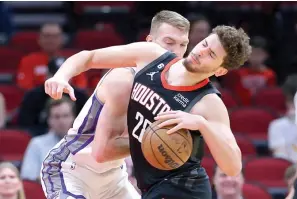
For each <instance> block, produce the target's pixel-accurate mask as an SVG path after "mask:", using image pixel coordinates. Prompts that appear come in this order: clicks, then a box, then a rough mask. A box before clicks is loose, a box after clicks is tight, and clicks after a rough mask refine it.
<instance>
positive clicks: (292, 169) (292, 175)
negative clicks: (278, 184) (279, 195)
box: [284, 164, 296, 190]
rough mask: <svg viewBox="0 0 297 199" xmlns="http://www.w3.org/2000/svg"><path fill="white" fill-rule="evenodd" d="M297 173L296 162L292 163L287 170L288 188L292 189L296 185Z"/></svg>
mask: <svg viewBox="0 0 297 199" xmlns="http://www.w3.org/2000/svg"><path fill="white" fill-rule="evenodd" d="M295 175H296V164H292V165H291V166H289V167H288V168H287V169H286V171H285V176H284V178H285V181H286V183H287V185H288V190H291V188H292V187H293V186H294V180H295Z"/></svg>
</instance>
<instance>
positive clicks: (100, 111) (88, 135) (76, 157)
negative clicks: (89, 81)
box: [41, 11, 190, 199]
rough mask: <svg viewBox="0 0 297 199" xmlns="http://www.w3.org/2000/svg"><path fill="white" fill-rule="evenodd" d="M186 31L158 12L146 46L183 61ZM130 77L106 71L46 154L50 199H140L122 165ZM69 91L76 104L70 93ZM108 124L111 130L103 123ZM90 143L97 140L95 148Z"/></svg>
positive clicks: (175, 17)
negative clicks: (71, 123)
mask: <svg viewBox="0 0 297 199" xmlns="http://www.w3.org/2000/svg"><path fill="white" fill-rule="evenodd" d="M189 28H190V23H189V21H188V20H187V19H185V18H184V17H182V16H181V15H179V14H177V13H175V12H171V11H162V12H160V13H158V14H156V15H155V17H154V18H153V20H152V24H151V32H150V35H149V36H148V37H147V41H148V42H154V43H157V44H159V45H161V46H162V47H163V48H165V49H167V50H169V51H171V52H174V53H175V54H176V55H177V56H178V57H180V58H182V57H183V55H184V53H185V52H186V48H187V44H188V32H189ZM110 59H117V58H116V57H111V58H110ZM91 67H92V66H91ZM133 72H134V70H132V69H131V68H118V69H114V70H110V71H109V72H108V73H107V74H106V75H105V76H104V77H103V78H102V80H101V81H100V82H99V83H98V85H97V88H96V89H95V91H94V93H93V94H92V96H91V97H90V99H89V100H88V101H87V103H86V104H85V106H84V107H83V109H82V111H81V112H80V113H79V115H78V117H77V118H76V119H75V121H74V124H73V128H71V129H70V130H69V131H68V134H67V135H66V136H65V137H64V139H62V140H61V141H60V142H59V143H58V144H57V145H56V146H55V147H54V148H53V149H52V150H51V151H50V152H49V153H48V156H47V157H46V158H45V160H44V162H43V167H42V170H41V182H42V187H43V190H44V193H45V195H46V197H47V198H48V199H70V198H86V199H136V198H140V196H139V194H138V193H137V192H136V190H135V189H134V187H133V186H132V185H131V184H130V182H129V181H128V176H127V172H126V168H125V163H124V158H125V157H127V156H129V141H128V134H127V132H126V131H124V130H125V128H126V112H127V107H128V102H129V97H128V96H129V94H130V92H131V88H132V83H133V77H134V76H133V75H134V73H133ZM68 89H70V90H69V91H70V92H69V94H70V96H71V98H72V99H73V100H75V96H74V93H73V90H72V89H71V87H68ZM52 97H54V96H52ZM54 98H55V97H54ZM101 115H104V117H101ZM110 120H112V121H113V123H112V125H110V124H111V123H108V122H107V121H110ZM97 121H98V122H97ZM95 132H96V133H95ZM95 134H96V136H95V138H94V135H95ZM93 139H95V140H97V142H96V143H97V144H96V145H94V144H93V143H95V142H93ZM91 148H92V150H91ZM91 153H92V155H93V157H92V155H91ZM94 157H95V158H94ZM103 162H104V163H103Z"/></svg>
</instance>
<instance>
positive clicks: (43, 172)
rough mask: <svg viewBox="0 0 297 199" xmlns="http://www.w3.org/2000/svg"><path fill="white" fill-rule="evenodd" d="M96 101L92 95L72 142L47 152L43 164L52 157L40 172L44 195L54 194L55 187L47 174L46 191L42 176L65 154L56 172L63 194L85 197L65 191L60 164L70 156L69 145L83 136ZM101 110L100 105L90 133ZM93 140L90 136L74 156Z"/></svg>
mask: <svg viewBox="0 0 297 199" xmlns="http://www.w3.org/2000/svg"><path fill="white" fill-rule="evenodd" d="M96 99H97V98H96V96H95V95H94V96H93V97H92V104H91V107H90V108H89V111H88V113H87V115H86V116H85V118H84V121H83V122H82V124H81V126H80V127H79V129H78V133H77V135H76V136H75V138H74V139H73V140H71V141H70V142H68V143H66V144H65V142H62V143H61V144H60V145H59V146H58V147H57V148H55V149H53V150H51V151H50V152H49V154H48V156H47V157H46V158H45V160H44V162H45V161H46V160H47V159H48V158H49V157H50V156H52V160H51V161H49V162H48V165H49V167H48V168H47V170H46V171H45V169H46V166H44V168H43V170H42V181H43V183H44V186H45V188H46V193H47V195H50V191H51V192H52V193H54V192H55V190H54V188H55V187H54V183H53V180H52V179H51V175H50V174H49V175H48V177H47V179H48V181H49V183H50V190H48V186H47V183H46V181H45V179H46V177H44V174H48V173H49V172H50V171H51V170H52V168H53V163H54V161H55V157H56V156H58V155H61V154H63V153H65V152H66V153H67V155H65V157H63V158H61V159H60V161H59V163H58V165H57V167H58V170H59V171H58V172H59V176H60V180H61V186H62V190H63V193H67V194H69V195H70V196H72V197H74V198H83V199H85V197H84V196H82V195H75V194H72V193H70V192H69V191H67V189H66V185H65V182H64V177H63V173H62V172H61V168H62V166H61V164H62V162H64V161H66V160H67V158H68V156H69V154H70V150H69V149H68V148H67V147H68V146H70V145H71V144H73V143H74V142H75V141H77V140H78V139H79V137H80V136H81V134H83V131H84V128H85V127H86V124H87V121H88V117H89V115H90V113H91V110H92V107H93V105H94V101H95V100H96ZM98 102H99V103H100V104H102V103H101V102H100V101H99V100H98ZM102 108H103V104H102V106H100V108H99V110H98V111H97V113H96V117H95V120H94V123H93V124H92V126H91V129H90V130H89V131H91V130H93V131H95V129H96V125H97V120H98V118H99V115H100V112H101V110H102ZM93 139H94V135H92V136H91V137H90V138H89V139H88V140H87V141H86V142H85V143H84V144H82V145H81V146H80V147H79V148H78V149H77V150H75V151H74V154H75V153H77V152H78V151H80V150H81V149H83V148H84V147H85V146H87V145H88V144H90V143H91V142H92V141H93ZM65 149H66V150H68V151H66V150H65ZM56 150H57V151H59V152H57V153H56V152H55V151H56ZM52 152H53V153H52Z"/></svg>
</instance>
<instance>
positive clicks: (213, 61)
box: [183, 34, 227, 76]
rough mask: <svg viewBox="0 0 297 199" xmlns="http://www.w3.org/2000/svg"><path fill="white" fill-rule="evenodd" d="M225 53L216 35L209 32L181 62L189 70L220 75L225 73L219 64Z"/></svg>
mask: <svg viewBox="0 0 297 199" xmlns="http://www.w3.org/2000/svg"><path fill="white" fill-rule="evenodd" d="M226 55H227V54H226V51H225V50H224V48H223V46H222V44H221V42H220V40H219V37H218V35H217V34H211V35H209V36H208V37H206V38H205V39H204V40H202V41H201V42H199V43H198V44H197V45H196V46H195V47H194V49H193V50H192V51H191V52H190V54H189V55H188V56H187V58H185V59H184V62H183V63H184V66H185V67H186V69H187V70H188V71H189V72H192V73H204V74H210V75H216V76H220V75H224V74H226V73H227V70H226V69H225V68H223V67H222V66H221V65H222V63H223V61H224V57H225V56H226Z"/></svg>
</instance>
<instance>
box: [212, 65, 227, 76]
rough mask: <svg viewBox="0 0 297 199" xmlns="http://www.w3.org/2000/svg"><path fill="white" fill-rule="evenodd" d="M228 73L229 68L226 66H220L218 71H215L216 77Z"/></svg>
mask: <svg viewBox="0 0 297 199" xmlns="http://www.w3.org/2000/svg"><path fill="white" fill-rule="evenodd" d="M227 73H228V70H227V69H226V68H224V67H220V68H218V69H217V70H216V72H215V74H214V75H215V76H216V77H219V76H223V75H226V74H227Z"/></svg>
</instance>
